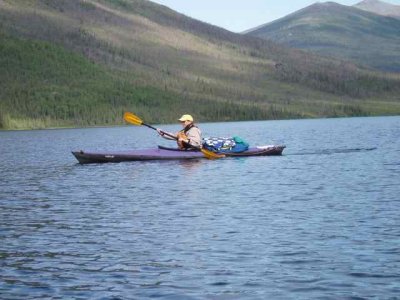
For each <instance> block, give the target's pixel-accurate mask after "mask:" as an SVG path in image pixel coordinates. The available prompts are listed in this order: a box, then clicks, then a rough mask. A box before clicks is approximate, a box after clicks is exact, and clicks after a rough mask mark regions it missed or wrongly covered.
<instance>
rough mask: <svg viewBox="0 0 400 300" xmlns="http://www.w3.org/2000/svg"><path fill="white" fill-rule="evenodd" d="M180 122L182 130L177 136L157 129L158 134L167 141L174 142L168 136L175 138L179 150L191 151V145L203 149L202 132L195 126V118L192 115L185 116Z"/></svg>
mask: <svg viewBox="0 0 400 300" xmlns="http://www.w3.org/2000/svg"><path fill="white" fill-rule="evenodd" d="M178 120H179V121H180V122H181V124H182V127H183V129H182V130H180V131H179V132H177V133H176V134H171V133H167V132H165V131H162V130H161V129H159V128H157V132H158V134H159V135H160V136H162V137H163V138H165V139H167V140H173V138H171V137H169V136H168V135H167V134H170V135H173V136H175V137H176V138H177V143H178V147H179V149H190V145H192V146H195V147H200V148H201V146H202V142H201V130H200V129H199V128H198V127H197V126H196V125H195V124H194V122H193V117H192V116H191V115H183V116H182V117H180V118H179V119H178ZM166 133H167V134H166Z"/></svg>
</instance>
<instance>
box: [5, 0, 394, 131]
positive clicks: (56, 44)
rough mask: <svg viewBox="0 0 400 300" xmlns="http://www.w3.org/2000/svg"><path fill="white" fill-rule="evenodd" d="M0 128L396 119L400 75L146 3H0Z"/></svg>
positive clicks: (125, 0) (118, 0)
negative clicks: (126, 121) (127, 118)
mask: <svg viewBox="0 0 400 300" xmlns="http://www.w3.org/2000/svg"><path fill="white" fill-rule="evenodd" d="M0 70H1V72H0V128H45V127H60V126H91V125H113V124H122V123H123V121H122V113H123V112H124V111H127V110H129V111H133V112H135V113H137V114H138V115H140V116H141V117H143V118H144V119H145V120H146V121H148V122H151V123H155V122H175V121H176V118H177V116H179V115H180V114H183V113H188V112H189V113H192V114H194V115H195V117H196V118H197V119H198V120H199V121H215V120H219V121H221V120H256V119H276V118H301V117H319V116H321V117H325V116H351V115H382V114H399V113H400V103H399V102H400V101H399V99H398V96H397V95H398V94H399V92H400V79H399V78H398V77H396V76H395V75H387V74H386V75H385V74H381V73H378V72H371V71H368V70H363V69H359V68H357V67H356V66H354V65H352V64H350V63H345V62H342V61H337V60H330V59H326V58H322V57H319V56H316V55H312V54H308V53H305V52H301V51H297V50H290V49H286V48H283V47H281V46H278V45H276V44H274V43H271V42H268V41H263V40H261V39H258V38H253V37H248V36H243V35H239V34H234V33H231V32H229V31H226V30H223V29H220V28H217V27H215V26H211V25H208V24H205V23H202V22H199V21H197V20H194V19H191V18H188V17H185V16H183V15H181V14H178V13H176V12H174V11H172V10H170V9H168V8H166V7H164V6H160V5H157V4H154V3H152V2H150V1H146V0H69V1H67V0H51V1H50V0H0Z"/></svg>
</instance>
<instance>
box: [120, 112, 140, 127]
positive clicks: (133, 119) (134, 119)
mask: <svg viewBox="0 0 400 300" xmlns="http://www.w3.org/2000/svg"><path fill="white" fill-rule="evenodd" d="M124 120H125V121H126V122H128V123H131V124H133V125H139V126H140V125H142V124H143V121H142V120H141V119H140V118H139V117H138V116H136V115H134V114H133V113H130V112H126V113H124Z"/></svg>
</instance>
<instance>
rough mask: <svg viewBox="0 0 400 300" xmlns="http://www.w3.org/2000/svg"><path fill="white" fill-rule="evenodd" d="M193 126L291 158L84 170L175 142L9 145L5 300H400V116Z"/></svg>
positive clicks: (40, 134)
mask: <svg viewBox="0 0 400 300" xmlns="http://www.w3.org/2000/svg"><path fill="white" fill-rule="evenodd" d="M200 126H201V128H202V130H203V133H204V135H206V136H210V135H212V136H230V135H239V136H241V137H242V138H244V139H246V140H247V141H248V142H249V143H250V144H252V145H257V144H260V145H263V144H274V143H275V144H286V146H287V148H286V149H285V151H284V155H283V156H280V157H252V158H227V159H220V160H215V161H209V160H206V159H203V160H193V161H181V162H179V161H162V162H127V163H118V164H94V165H79V164H77V162H76V160H75V158H74V157H73V156H72V155H71V150H79V149H84V150H127V149H138V148H147V147H153V146H155V145H157V144H163V145H171V142H168V141H165V140H163V139H161V138H159V137H158V136H157V135H156V134H155V132H154V131H152V130H150V129H147V128H144V127H134V126H129V127H119V128H94V129H69V130H41V131H16V132H0V153H1V162H0V174H1V175H0V298H1V299H88V298H91V299H143V298H152V297H154V298H162V299H398V297H399V295H400V285H399V282H400V271H399V270H400V218H399V213H400V201H399V195H400V187H399V182H400V180H399V179H400V117H387V118H351V119H327V120H294V121H265V122H237V123H209V124H200ZM162 127H163V129H166V130H171V131H173V130H178V129H179V125H169V126H162Z"/></svg>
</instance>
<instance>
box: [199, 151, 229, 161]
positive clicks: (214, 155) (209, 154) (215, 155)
mask: <svg viewBox="0 0 400 300" xmlns="http://www.w3.org/2000/svg"><path fill="white" fill-rule="evenodd" d="M200 151H201V153H203V154H204V156H205V157H206V158H208V159H218V158H223V157H225V155H224V154H218V153H215V152H212V151H210V150H207V149H200Z"/></svg>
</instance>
